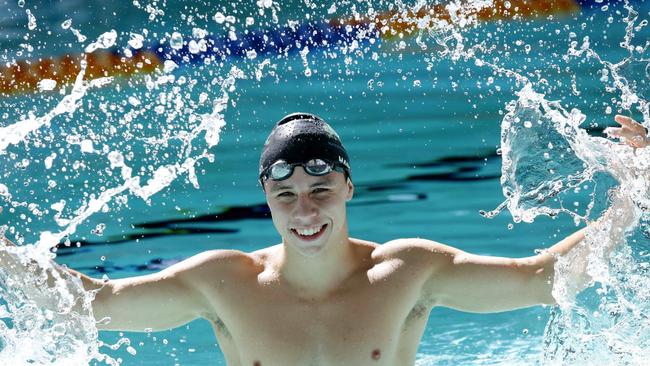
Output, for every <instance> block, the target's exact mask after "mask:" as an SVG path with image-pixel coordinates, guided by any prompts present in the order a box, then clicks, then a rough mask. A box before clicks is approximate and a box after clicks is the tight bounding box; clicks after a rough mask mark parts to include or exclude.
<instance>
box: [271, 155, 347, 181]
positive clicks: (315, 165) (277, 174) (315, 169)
mask: <svg viewBox="0 0 650 366" xmlns="http://www.w3.org/2000/svg"><path fill="white" fill-rule="evenodd" d="M297 166H302V168H303V169H304V170H305V172H306V173H307V174H309V175H311V176H314V177H320V176H323V175H326V174H328V173H330V172H332V171H337V172H340V173H343V174H345V175H346V177H348V176H349V173H348V170H347V168H346V167H345V166H344V165H343V164H337V163H332V162H329V161H325V160H322V159H311V160H309V161H308V162H306V163H294V164H289V163H287V162H286V161H284V160H278V161H276V162H275V163H273V164H272V165H270V166H269V167H268V168H266V169H264V171H263V172H262V174H260V182H264V181H265V180H267V179H269V178H270V179H272V180H274V181H280V180H285V179H288V178H289V177H291V175H292V174H293V169H294V168H295V167H297Z"/></svg>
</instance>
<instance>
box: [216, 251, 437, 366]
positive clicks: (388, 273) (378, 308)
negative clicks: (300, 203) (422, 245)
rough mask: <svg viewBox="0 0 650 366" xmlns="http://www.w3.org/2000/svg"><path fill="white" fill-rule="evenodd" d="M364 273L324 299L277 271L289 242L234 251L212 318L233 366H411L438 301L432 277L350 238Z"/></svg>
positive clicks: (219, 284) (218, 289)
mask: <svg viewBox="0 0 650 366" xmlns="http://www.w3.org/2000/svg"><path fill="white" fill-rule="evenodd" d="M351 244H352V245H353V246H354V247H355V248H356V250H357V253H358V260H359V261H358V264H359V267H358V270H357V271H356V272H354V273H353V274H352V275H350V276H349V277H348V278H347V279H345V280H344V282H343V283H341V284H340V286H338V287H337V289H336V290H335V291H334V292H332V293H329V294H325V295H321V296H319V297H317V298H315V297H313V296H310V295H309V294H307V293H301V291H300V290H298V289H295V288H292V286H290V285H289V284H287V283H286V281H284V280H283V278H282V276H281V275H280V274H279V273H278V271H277V270H276V268H277V267H278V265H277V260H278V258H279V256H280V255H281V251H282V245H278V246H274V247H271V248H266V249H264V250H261V251H258V252H255V253H252V254H245V253H241V252H233V254H232V256H233V257H232V261H231V263H232V268H231V275H229V276H228V278H225V279H224V278H222V279H221V280H219V279H217V278H213V281H207V282H212V283H206V285H208V286H210V287H211V288H212V290H211V291H209V293H210V294H211V295H212V296H211V298H210V299H209V301H210V302H211V303H213V304H214V313H212V314H205V317H206V318H208V319H209V320H210V321H211V323H212V324H213V327H214V329H215V334H216V335H217V338H218V340H219V345H220V346H221V349H222V351H223V353H224V354H225V357H226V359H227V361H228V365H230V366H236V365H265V366H267V365H412V364H414V362H415V353H416V349H417V347H418V343H419V340H420V337H421V336H422V332H423V330H424V327H425V325H426V321H427V317H428V314H429V311H430V309H431V307H432V306H433V303H432V301H431V299H426V298H424V297H423V296H422V295H423V294H422V291H421V289H422V287H423V283H424V281H426V277H425V276H423V274H424V272H422V271H420V274H419V275H418V273H417V271H414V270H413V269H414V267H413V266H403V265H402V263H401V261H400V260H399V259H398V258H390V256H387V255H386V254H387V253H381V252H382V250H381V248H382V247H381V246H377V245H376V244H373V243H369V242H362V241H357V240H353V239H351Z"/></svg>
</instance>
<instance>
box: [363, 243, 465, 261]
mask: <svg viewBox="0 0 650 366" xmlns="http://www.w3.org/2000/svg"><path fill="white" fill-rule="evenodd" d="M457 252H459V250H458V249H456V248H454V247H451V246H449V245H445V244H442V243H439V242H436V241H433V240H428V239H422V238H402V239H395V240H390V241H387V242H385V243H383V244H381V245H377V246H376V248H375V250H374V251H373V252H372V258H373V260H374V261H376V262H383V261H389V260H394V259H398V260H402V261H405V262H407V263H419V262H427V263H428V264H433V263H432V262H447V261H449V260H450V259H451V258H453V256H454V254H456V253H457Z"/></svg>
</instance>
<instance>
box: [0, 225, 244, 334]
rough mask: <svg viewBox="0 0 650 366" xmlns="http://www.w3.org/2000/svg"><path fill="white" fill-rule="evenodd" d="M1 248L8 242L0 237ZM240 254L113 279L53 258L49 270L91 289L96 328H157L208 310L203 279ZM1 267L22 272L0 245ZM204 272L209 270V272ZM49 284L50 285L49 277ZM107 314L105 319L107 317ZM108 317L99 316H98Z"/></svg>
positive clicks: (212, 255)
mask: <svg viewBox="0 0 650 366" xmlns="http://www.w3.org/2000/svg"><path fill="white" fill-rule="evenodd" d="M0 242H2V243H0V247H2V246H4V245H8V246H13V243H11V242H10V241H9V240H8V239H6V238H0ZM240 257H241V256H240V255H239V254H237V253H236V252H234V251H212V252H205V253H201V254H198V255H196V256H194V257H192V258H189V259H186V260H184V261H182V262H180V263H177V264H175V265H173V266H170V267H168V268H166V269H164V270H162V271H160V272H158V273H153V274H149V275H145V276H138V277H130V278H124V279H117V280H106V281H104V280H100V279H95V278H91V277H88V276H86V275H84V274H82V273H79V272H77V271H75V270H72V269H69V268H65V267H63V266H59V265H57V264H56V263H53V268H54V269H53V270H55V271H58V272H59V273H60V274H63V275H62V276H61V277H64V278H65V275H66V274H72V275H73V276H76V277H78V278H79V279H80V280H81V282H82V283H83V286H84V289H85V290H87V291H96V296H95V299H94V300H93V302H92V309H93V315H94V317H95V319H96V320H97V321H98V324H97V326H98V328H99V329H106V330H128V331H149V330H151V331H156V330H164V329H170V328H173V327H176V326H179V325H182V324H184V323H187V322H189V321H191V320H193V319H196V318H198V317H201V316H209V315H212V314H211V312H212V311H213V306H212V304H211V303H210V300H209V299H208V297H207V296H206V294H207V293H209V289H208V288H207V287H206V286H208V285H207V284H206V281H205V279H206V278H215V276H216V277H218V276H219V274H220V273H221V272H225V269H226V268H227V267H228V266H229V265H231V263H233V262H235V261H236V260H237V258H240ZM0 266H2V268H3V269H5V270H10V271H12V272H14V273H21V271H27V270H28V268H27V267H25V266H24V265H23V264H22V263H21V261H20V260H19V259H18V258H15V257H14V256H13V255H12V254H10V253H9V252H7V251H6V250H2V248H0ZM208 272H209V275H208ZM48 286H50V287H52V286H54V281H53V280H52V276H50V277H49V283H48ZM106 318H108V319H106ZM104 319H106V320H108V321H101V320H104Z"/></svg>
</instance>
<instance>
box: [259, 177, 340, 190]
mask: <svg viewBox="0 0 650 366" xmlns="http://www.w3.org/2000/svg"><path fill="white" fill-rule="evenodd" d="M333 184H334V182H332V179H330V178H322V179H320V180H318V181H316V182H314V183H312V184H311V185H310V186H309V188H314V187H316V186H322V185H333ZM291 188H293V186H290V185H286V184H276V185H274V186H273V187H272V188H271V190H270V192H271V193H273V192H277V191H281V190H283V189H291Z"/></svg>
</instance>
